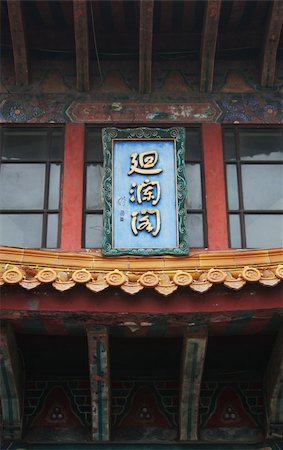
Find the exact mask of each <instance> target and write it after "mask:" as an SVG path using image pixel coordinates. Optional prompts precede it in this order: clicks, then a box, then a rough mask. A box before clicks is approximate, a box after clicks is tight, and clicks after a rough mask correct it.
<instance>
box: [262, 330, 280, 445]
mask: <svg viewBox="0 0 283 450" xmlns="http://www.w3.org/2000/svg"><path fill="white" fill-rule="evenodd" d="M264 383H265V393H266V407H267V422H268V423H267V427H268V434H269V435H270V436H274V437H279V435H280V436H282V433H283V328H281V330H280V331H279V333H278V336H277V339H276V342H275V345H274V348H273V351H272V354H271V357H270V360H269V363H268V366H267V369H266V373H265V380H264Z"/></svg>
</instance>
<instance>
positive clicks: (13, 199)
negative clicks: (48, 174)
mask: <svg viewBox="0 0 283 450" xmlns="http://www.w3.org/2000/svg"><path fill="white" fill-rule="evenodd" d="M44 184H45V164H2V165H1V167H0V209H42V208H43V200H44Z"/></svg>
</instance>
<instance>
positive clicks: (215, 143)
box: [202, 124, 228, 250]
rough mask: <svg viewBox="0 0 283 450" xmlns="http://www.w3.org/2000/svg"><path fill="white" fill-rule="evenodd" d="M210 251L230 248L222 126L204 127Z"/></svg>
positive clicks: (211, 125)
mask: <svg viewBox="0 0 283 450" xmlns="http://www.w3.org/2000/svg"><path fill="white" fill-rule="evenodd" d="M202 142H203V151H204V176H205V193H206V211H207V229H208V249H209V250H226V249H227V248H228V221H227V214H226V191H225V176H224V164H223V147H222V131H221V125H220V124H203V125H202Z"/></svg>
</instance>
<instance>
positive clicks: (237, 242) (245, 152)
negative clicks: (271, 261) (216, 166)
mask: <svg viewBox="0 0 283 450" xmlns="http://www.w3.org/2000/svg"><path fill="white" fill-rule="evenodd" d="M223 141H224V158H225V166H226V185H227V203H228V215H229V232H230V233H229V234H230V247H232V248H260V247H263V248H264V247H266V248H272V247H281V246H282V245H283V129H282V128H236V127H235V128H224V131H223Z"/></svg>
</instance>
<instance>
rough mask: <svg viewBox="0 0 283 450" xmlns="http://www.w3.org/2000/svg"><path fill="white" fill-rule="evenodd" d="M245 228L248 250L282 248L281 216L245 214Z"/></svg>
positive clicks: (282, 221)
mask: <svg viewBox="0 0 283 450" xmlns="http://www.w3.org/2000/svg"><path fill="white" fill-rule="evenodd" d="M245 227H246V241H247V247H248V248H272V247H282V246H283V214H282V215H281V214H268V215H267V214H247V215H246V216H245Z"/></svg>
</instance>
